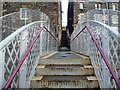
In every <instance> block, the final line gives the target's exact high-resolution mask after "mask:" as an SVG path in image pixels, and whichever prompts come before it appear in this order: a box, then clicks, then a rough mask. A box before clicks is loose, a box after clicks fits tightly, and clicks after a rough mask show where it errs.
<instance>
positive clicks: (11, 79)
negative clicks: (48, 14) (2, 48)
mask: <svg viewBox="0 0 120 90" xmlns="http://www.w3.org/2000/svg"><path fill="white" fill-rule="evenodd" d="M44 28H45V29H46V30H47V32H49V34H50V35H51V36H52V37H53V38H54V39H55V40H56V42H57V43H58V41H57V39H56V38H55V37H54V36H53V34H52V33H51V32H50V31H48V29H47V28H46V27H45V26H42V27H41V29H40V31H39V33H38V34H37V36H36V37H35V39H34V41H33V42H32V44H31V45H30V47H29V48H28V49H27V51H26V53H25V55H24V56H23V58H22V59H21V60H20V63H19V64H18V66H17V67H16V69H15V70H14V72H13V74H12V75H11V77H10V78H9V80H8V81H7V83H6V84H5V86H4V87H3V89H7V88H9V87H10V84H11V83H12V81H13V79H14V77H15V75H16V74H17V72H18V71H19V69H20V67H21V65H22V64H23V62H24V61H25V59H26V57H27V56H28V54H29V52H30V50H31V49H32V47H33V45H34V44H35V42H36V40H37V39H38V38H39V36H40V33H41V32H42V30H43V29H44Z"/></svg>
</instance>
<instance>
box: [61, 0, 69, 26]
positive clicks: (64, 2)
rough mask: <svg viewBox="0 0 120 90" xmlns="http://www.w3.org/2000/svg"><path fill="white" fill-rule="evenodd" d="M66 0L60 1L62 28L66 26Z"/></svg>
mask: <svg viewBox="0 0 120 90" xmlns="http://www.w3.org/2000/svg"><path fill="white" fill-rule="evenodd" d="M67 9H68V0H62V11H63V13H62V26H66V25H67Z"/></svg>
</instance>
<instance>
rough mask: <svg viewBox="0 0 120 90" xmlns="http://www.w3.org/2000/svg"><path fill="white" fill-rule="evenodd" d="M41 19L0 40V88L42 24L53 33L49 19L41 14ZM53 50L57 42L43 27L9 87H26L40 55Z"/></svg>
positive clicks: (55, 49)
mask: <svg viewBox="0 0 120 90" xmlns="http://www.w3.org/2000/svg"><path fill="white" fill-rule="evenodd" d="M41 20H42V21H36V22H32V23H30V24H28V25H26V26H23V27H22V28H20V29H18V30H17V31H15V32H14V33H12V34H11V35H10V36H8V37H7V38H5V39H4V40H3V41H1V42H0V64H1V65H0V89H1V88H3V86H4V85H5V84H6V82H7V81H8V79H9V78H10V76H11V75H12V73H13V71H14V70H15V69H16V67H17V65H18V63H19V62H20V60H21V58H22V57H23V55H24V54H25V52H26V50H27V49H28V47H29V46H30V44H31V43H32V42H33V40H34V38H35V37H36V35H37V33H38V32H39V30H40V28H41V27H42V26H43V25H44V26H46V27H47V28H48V30H49V31H50V32H51V33H52V34H53V35H55V30H54V28H53V26H52V24H51V22H50V19H49V18H48V17H47V16H46V15H45V14H43V17H42V19H41ZM54 51H57V42H56V41H55V40H54V38H53V37H52V36H51V35H50V34H49V33H48V32H46V30H45V29H44V30H43V31H42V32H41V34H40V37H39V38H38V39H37V41H36V43H35V44H34V46H33V47H32V49H31V51H30V53H29V54H28V56H27V58H26V60H25V62H24V63H23V65H22V66H21V68H20V70H19V72H18V73H17V75H16V76H15V78H14V80H13V82H12V84H11V88H28V87H29V84H30V79H31V78H32V76H33V75H34V71H35V67H36V65H37V64H38V60H39V58H40V56H43V55H46V54H48V53H52V52H54Z"/></svg>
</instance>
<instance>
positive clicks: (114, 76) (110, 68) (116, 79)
mask: <svg viewBox="0 0 120 90" xmlns="http://www.w3.org/2000/svg"><path fill="white" fill-rule="evenodd" d="M85 28H87V30H88V32H89V34H90V36H91V37H92V40H93V41H94V43H95V45H96V46H97V49H98V50H99V52H100V54H101V56H102V57H103V60H104V62H105V63H106V65H107V67H108V69H109V71H110V73H111V74H112V77H113V79H114V80H115V82H116V84H117V86H118V88H119V89H120V83H119V81H118V78H117V76H116V74H115V72H114V71H113V69H112V67H111V66H110V64H109V62H108V60H107V58H106V57H105V55H104V53H103V51H102V49H101V48H100V46H99V45H98V43H97V41H96V39H95V38H94V36H93V35H92V33H91V31H90V29H89V28H88V26H85V27H84V28H83V29H82V30H81V31H80V32H79V33H78V34H77V35H76V36H75V37H74V38H73V39H72V40H71V42H72V41H73V40H75V39H76V38H77V37H78V35H79V34H80V33H81V32H83V31H84V30H85Z"/></svg>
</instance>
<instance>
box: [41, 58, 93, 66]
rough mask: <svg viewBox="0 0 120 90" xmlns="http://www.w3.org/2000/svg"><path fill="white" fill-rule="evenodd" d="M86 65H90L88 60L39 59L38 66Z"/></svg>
mask: <svg viewBox="0 0 120 90" xmlns="http://www.w3.org/2000/svg"><path fill="white" fill-rule="evenodd" d="M41 64H42V65H60V64H61V65H74V64H76V65H87V64H91V62H90V59H89V58H80V59H79V58H73V59H72V58H66V59H55V58H53V59H40V60H39V65H41Z"/></svg>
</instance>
